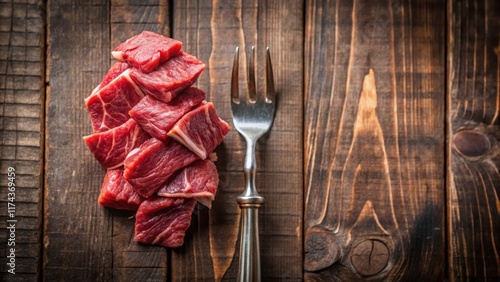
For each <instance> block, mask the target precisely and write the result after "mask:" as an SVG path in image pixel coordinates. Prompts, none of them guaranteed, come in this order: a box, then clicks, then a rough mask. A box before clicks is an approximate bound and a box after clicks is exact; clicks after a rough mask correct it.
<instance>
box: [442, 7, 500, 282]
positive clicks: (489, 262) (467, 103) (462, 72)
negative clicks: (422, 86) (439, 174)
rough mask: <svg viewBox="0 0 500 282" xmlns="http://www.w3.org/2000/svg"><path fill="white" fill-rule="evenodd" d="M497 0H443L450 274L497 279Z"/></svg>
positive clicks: (499, 106)
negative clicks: (445, 8)
mask: <svg viewBox="0 0 500 282" xmlns="http://www.w3.org/2000/svg"><path fill="white" fill-rule="evenodd" d="M499 17H500V4H499V3H498V1H448V35H449V36H448V69H449V72H448V77H447V79H448V81H447V90H448V113H447V115H448V136H449V137H448V140H449V143H448V180H449V184H448V198H447V204H448V227H449V228H448V233H449V234H448V238H449V241H448V249H449V252H448V258H449V259H448V261H449V273H450V280H451V281H498V280H500V255H499V254H500V232H499V231H500V200H499V198H500V197H499V194H500V174H499V172H498V171H499V169H498V168H499V165H500V156H499V152H500V150H499V147H498V143H499V141H500V126H499V125H500V117H499V110H500V91H499V90H500V22H499V21H498V18H499Z"/></svg>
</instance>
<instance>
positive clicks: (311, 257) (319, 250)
mask: <svg viewBox="0 0 500 282" xmlns="http://www.w3.org/2000/svg"><path fill="white" fill-rule="evenodd" d="M340 254H341V249H340V245H339V243H338V241H337V239H336V238H335V237H334V236H333V235H332V234H331V233H330V231H328V230H325V229H324V228H321V227H311V228H309V229H308V230H307V232H306V238H305V259H304V269H305V270H306V271H317V270H321V269H324V268H327V267H329V266H330V265H332V264H334V263H335V262H336V261H338V259H339V258H340Z"/></svg>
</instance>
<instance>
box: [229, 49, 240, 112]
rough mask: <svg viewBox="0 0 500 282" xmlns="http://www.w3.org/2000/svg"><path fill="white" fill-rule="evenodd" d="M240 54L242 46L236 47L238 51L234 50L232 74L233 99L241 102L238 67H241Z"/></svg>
mask: <svg viewBox="0 0 500 282" xmlns="http://www.w3.org/2000/svg"><path fill="white" fill-rule="evenodd" d="M239 55H240V48H239V47H236V51H235V52H234V61H233V73H232V75H231V100H232V102H233V103H239V101H240V97H239V96H240V95H239V90H238V87H239V86H238V69H239V64H238V60H239Z"/></svg>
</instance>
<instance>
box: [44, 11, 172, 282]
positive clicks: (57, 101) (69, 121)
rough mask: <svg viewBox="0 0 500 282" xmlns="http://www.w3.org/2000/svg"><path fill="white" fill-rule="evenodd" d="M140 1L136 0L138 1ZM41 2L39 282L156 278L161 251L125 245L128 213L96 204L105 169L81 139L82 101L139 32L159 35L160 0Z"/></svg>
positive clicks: (162, 23)
mask: <svg viewBox="0 0 500 282" xmlns="http://www.w3.org/2000/svg"><path fill="white" fill-rule="evenodd" d="M141 3H142V2H141ZM141 3H137V2H134V1H111V2H109V1H93V2H92V3H90V2H85V3H81V2H78V1H74V2H73V1H65V2H64V1H63V2H61V1H58V2H49V3H48V10H49V25H48V30H49V38H48V42H49V46H50V49H49V61H48V66H49V68H48V78H47V80H48V84H49V87H48V99H47V117H46V127H47V134H46V137H45V138H46V144H47V146H46V163H47V165H46V184H45V214H44V216H45V228H44V233H45V237H44V247H45V248H44V279H46V280H50V281H52V280H64V281H69V280H71V279H78V280H80V279H83V280H88V281H108V280H112V279H113V280H115V279H116V280H118V281H127V280H133V281H137V280H145V281H146V280H147V281H163V280H165V279H166V276H167V269H168V265H167V251H166V249H165V248H162V247H159V246H144V245H140V244H138V243H136V242H134V241H133V234H134V219H133V213H129V212H121V211H117V210H113V209H107V208H103V207H101V206H99V205H98V204H97V198H98V195H99V191H100V188H101V183H102V180H103V177H104V173H105V170H104V169H103V168H102V167H101V166H100V165H99V163H98V162H96V161H95V159H94V158H93V156H92V154H91V153H90V152H89V150H88V148H87V147H86V146H85V144H84V142H83V141H82V137H83V136H84V135H89V134H91V133H92V128H91V126H90V119H89V116H88V112H87V110H86V108H85V104H84V99H85V98H86V97H87V96H88V95H90V92H91V91H92V89H94V87H95V86H96V85H97V84H98V83H99V82H100V80H101V79H102V78H103V76H104V75H105V74H106V72H107V70H108V69H109V67H110V66H111V64H112V63H113V60H112V57H111V51H112V50H113V49H114V48H115V47H116V46H117V45H118V44H119V43H121V42H122V41H124V40H126V39H127V38H129V37H131V36H133V35H135V34H138V33H140V32H141V31H142V30H151V31H154V32H160V33H167V34H165V35H168V30H169V29H168V5H167V3H166V1H149V3H142V4H147V5H141Z"/></svg>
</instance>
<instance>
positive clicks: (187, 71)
mask: <svg viewBox="0 0 500 282" xmlns="http://www.w3.org/2000/svg"><path fill="white" fill-rule="evenodd" d="M204 69H205V64H204V63H203V62H201V61H200V60H198V59H197V58H196V57H194V56H192V55H190V54H188V53H184V52H180V53H179V55H178V56H176V57H173V58H172V59H170V60H168V61H166V62H165V63H163V64H162V65H160V67H158V69H157V70H155V71H153V72H151V73H148V74H145V73H143V72H141V71H139V70H137V69H136V70H134V71H133V72H131V73H130V77H131V78H132V79H133V80H134V82H135V83H137V85H139V87H140V88H141V89H142V90H143V91H144V93H146V94H149V95H151V96H153V97H155V98H156V99H158V100H160V101H162V102H165V103H168V102H170V100H172V99H173V98H174V97H175V96H176V95H177V94H179V93H180V92H182V91H184V90H185V89H187V88H189V87H190V86H191V85H193V83H194V82H195V81H196V79H197V78H198V76H199V75H200V73H201V72H202V71H203V70H204Z"/></svg>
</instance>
